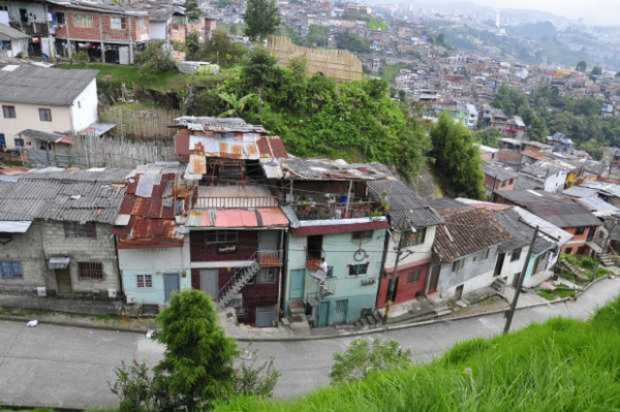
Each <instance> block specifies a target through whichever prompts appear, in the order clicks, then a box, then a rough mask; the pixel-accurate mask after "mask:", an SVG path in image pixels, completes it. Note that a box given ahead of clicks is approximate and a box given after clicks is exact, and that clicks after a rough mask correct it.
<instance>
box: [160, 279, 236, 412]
mask: <svg viewBox="0 0 620 412" xmlns="http://www.w3.org/2000/svg"><path fill="white" fill-rule="evenodd" d="M157 322H158V325H159V327H160V331H159V335H158V340H159V341H160V342H161V343H163V344H164V345H165V347H166V350H165V352H164V359H163V360H162V361H161V362H160V363H159V364H158V365H157V366H156V367H155V374H156V379H157V384H158V386H159V388H160V390H162V391H164V392H165V393H166V394H167V396H168V398H169V406H170V407H172V408H174V409H179V408H181V409H186V410H188V411H196V410H204V409H208V408H210V406H211V405H212V403H213V402H214V401H216V400H220V399H226V398H228V397H229V396H230V395H231V394H232V393H233V392H234V387H235V371H234V368H233V361H234V359H235V356H236V353H237V352H236V345H235V341H234V340H233V339H231V338H228V337H226V336H225V335H224V331H223V329H222V328H221V327H220V325H219V322H218V318H217V310H216V308H215V305H214V304H213V302H212V301H211V299H210V298H209V297H208V296H207V295H206V294H205V293H203V292H201V291H198V290H195V289H190V290H185V291H183V292H178V293H175V294H174V295H173V296H172V299H171V301H170V306H168V307H167V308H166V309H164V310H163V311H162V312H161V313H160V314H159V316H158V318H157Z"/></svg>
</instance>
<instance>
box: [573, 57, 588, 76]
mask: <svg viewBox="0 0 620 412" xmlns="http://www.w3.org/2000/svg"><path fill="white" fill-rule="evenodd" d="M576 69H577V71H579V72H582V73H585V72H586V70H588V63H586V62H585V61H583V60H582V61H580V62H579V63H577V67H576Z"/></svg>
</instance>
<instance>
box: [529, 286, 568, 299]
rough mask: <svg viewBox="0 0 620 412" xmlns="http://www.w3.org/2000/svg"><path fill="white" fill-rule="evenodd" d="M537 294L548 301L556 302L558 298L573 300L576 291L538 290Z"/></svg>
mask: <svg viewBox="0 0 620 412" xmlns="http://www.w3.org/2000/svg"><path fill="white" fill-rule="evenodd" d="M536 293H538V295H539V296H542V297H543V298H545V299H547V300H556V299H558V298H568V297H571V298H573V297H575V294H576V291H575V290H573V289H566V288H556V289H554V290H547V289H538V290H537V291H536Z"/></svg>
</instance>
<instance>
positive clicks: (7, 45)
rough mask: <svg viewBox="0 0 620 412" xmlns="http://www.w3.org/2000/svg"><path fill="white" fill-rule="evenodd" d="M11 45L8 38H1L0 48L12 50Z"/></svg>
mask: <svg viewBox="0 0 620 412" xmlns="http://www.w3.org/2000/svg"><path fill="white" fill-rule="evenodd" d="M12 49H13V45H12V43H11V41H10V40H1V41H0V50H7V51H9V50H12Z"/></svg>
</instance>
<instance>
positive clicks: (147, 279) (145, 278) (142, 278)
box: [136, 273, 153, 289]
mask: <svg viewBox="0 0 620 412" xmlns="http://www.w3.org/2000/svg"><path fill="white" fill-rule="evenodd" d="M152 287H153V275H151V274H150V273H143V274H140V275H136V288H139V289H148V288H152Z"/></svg>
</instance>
